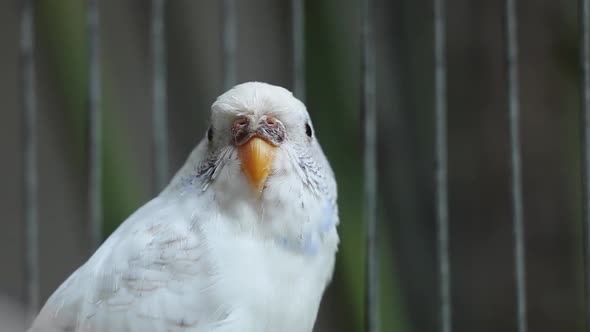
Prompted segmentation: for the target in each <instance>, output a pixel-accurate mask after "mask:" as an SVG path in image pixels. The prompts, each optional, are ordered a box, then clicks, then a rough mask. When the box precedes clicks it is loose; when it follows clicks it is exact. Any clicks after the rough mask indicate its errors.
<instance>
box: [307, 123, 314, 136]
mask: <svg viewBox="0 0 590 332" xmlns="http://www.w3.org/2000/svg"><path fill="white" fill-rule="evenodd" d="M305 133H306V134H307V136H309V137H311V136H312V135H313V133H312V131H311V126H310V125H309V123H306V124H305Z"/></svg>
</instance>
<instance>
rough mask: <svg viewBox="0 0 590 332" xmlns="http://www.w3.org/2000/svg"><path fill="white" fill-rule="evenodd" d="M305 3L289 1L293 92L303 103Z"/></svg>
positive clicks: (300, 0) (294, 0)
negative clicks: (291, 20)
mask: <svg viewBox="0 0 590 332" xmlns="http://www.w3.org/2000/svg"><path fill="white" fill-rule="evenodd" d="M304 6H305V3H304V0H291V12H292V19H293V91H294V94H295V97H297V98H298V99H299V100H301V101H302V102H304V103H305V7H304Z"/></svg>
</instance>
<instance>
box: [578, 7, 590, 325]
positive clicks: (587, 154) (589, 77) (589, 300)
mask: <svg viewBox="0 0 590 332" xmlns="http://www.w3.org/2000/svg"><path fill="white" fill-rule="evenodd" d="M579 13H580V14H579V15H580V17H579V21H580V65H581V69H582V77H581V85H580V87H581V93H580V96H581V99H582V100H581V104H582V120H583V121H582V126H583V127H582V137H583V141H582V149H583V151H582V179H583V181H582V183H583V190H582V197H583V218H584V220H583V229H584V232H583V234H584V238H583V241H584V285H585V323H586V329H585V330H586V331H587V332H590V0H580V1H579Z"/></svg>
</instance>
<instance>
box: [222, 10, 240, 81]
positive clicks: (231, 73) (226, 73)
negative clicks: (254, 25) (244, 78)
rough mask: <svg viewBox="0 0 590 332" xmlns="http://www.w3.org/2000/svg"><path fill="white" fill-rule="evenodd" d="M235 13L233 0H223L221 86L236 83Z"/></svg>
mask: <svg viewBox="0 0 590 332" xmlns="http://www.w3.org/2000/svg"><path fill="white" fill-rule="evenodd" d="M237 44H238V41H237V13H236V2H235V0H223V88H224V89H225V90H228V89H229V88H231V87H233V86H234V85H235V84H236V81H237V80H236V77H237V65H236V49H237Z"/></svg>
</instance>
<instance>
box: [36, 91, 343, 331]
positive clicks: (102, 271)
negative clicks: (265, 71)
mask: <svg viewBox="0 0 590 332" xmlns="http://www.w3.org/2000/svg"><path fill="white" fill-rule="evenodd" d="M338 224H339V216H338V205H337V185H336V180H335V177H334V172H333V170H332V168H331V166H330V163H329V162H328V159H327V158H326V156H325V154H324V152H323V151H322V148H321V146H320V144H319V142H318V139H317V137H316V135H315V131H314V127H313V125H312V122H311V119H310V116H309V113H308V111H307V109H306V106H305V105H304V104H303V103H302V102H301V101H300V100H298V99H297V98H296V97H295V96H294V95H293V94H292V93H291V92H290V91H289V90H287V89H285V88H282V87H279V86H275V85H271V84H267V83H263V82H247V83H242V84H238V85H236V86H234V87H233V88H231V89H230V90H228V91H226V92H225V93H223V94H222V95H220V96H219V97H218V98H217V99H216V100H215V101H214V102H213V104H212V106H211V113H210V126H209V127H208V129H207V130H206V132H205V134H204V137H203V138H202V140H201V141H200V143H199V144H198V145H197V146H196V147H195V148H194V149H193V151H192V152H191V153H190V155H189V157H188V158H187V160H186V162H185V164H184V165H183V166H182V167H181V168H180V170H179V171H178V172H177V173H176V174H175V175H174V176H173V178H172V180H171V181H170V183H169V184H168V185H167V186H166V187H165V188H164V189H163V190H162V192H160V193H159V194H158V195H157V196H156V197H155V198H153V199H151V200H150V201H149V202H147V203H146V204H145V205H143V206H142V207H140V208H139V209H138V210H137V211H135V212H134V213H133V214H131V215H130V216H129V217H128V218H127V219H126V220H125V221H124V222H123V223H121V224H120V225H119V227H118V228H117V229H116V230H115V231H114V232H113V233H112V234H111V235H110V236H109V237H108V238H107V239H106V240H105V241H104V243H103V244H102V245H101V246H100V247H99V248H98V249H97V250H96V251H95V253H94V254H93V255H92V256H91V257H90V258H89V259H88V260H87V261H86V262H85V263H84V264H83V265H81V266H80V267H79V268H78V269H77V270H76V271H75V272H73V273H72V274H71V275H70V276H69V277H68V278H67V279H66V280H65V281H64V282H63V284H61V286H59V287H58V288H57V290H56V291H55V292H54V293H53V294H52V295H51V296H50V297H49V299H48V300H47V302H46V303H45V304H44V306H43V307H42V309H41V311H40V312H39V314H38V315H37V317H36V318H35V319H34V320H33V323H32V326H31V328H30V330H29V331H31V332H40V331H43V332H45V331H49V332H66V331H68V332H70V331H84V332H95V331H115V332H118V331H133V332H134V331H183V332H184V331H191V332H229V331H239V332H279V331H280V332H306V331H312V330H313V327H314V324H315V321H316V318H317V314H318V310H319V306H320V302H321V299H322V297H323V293H324V291H325V289H326V287H327V286H328V285H329V283H330V281H331V279H332V275H333V271H334V264H335V260H336V253H337V250H338V245H339V237H338V232H337V226H338Z"/></svg>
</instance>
